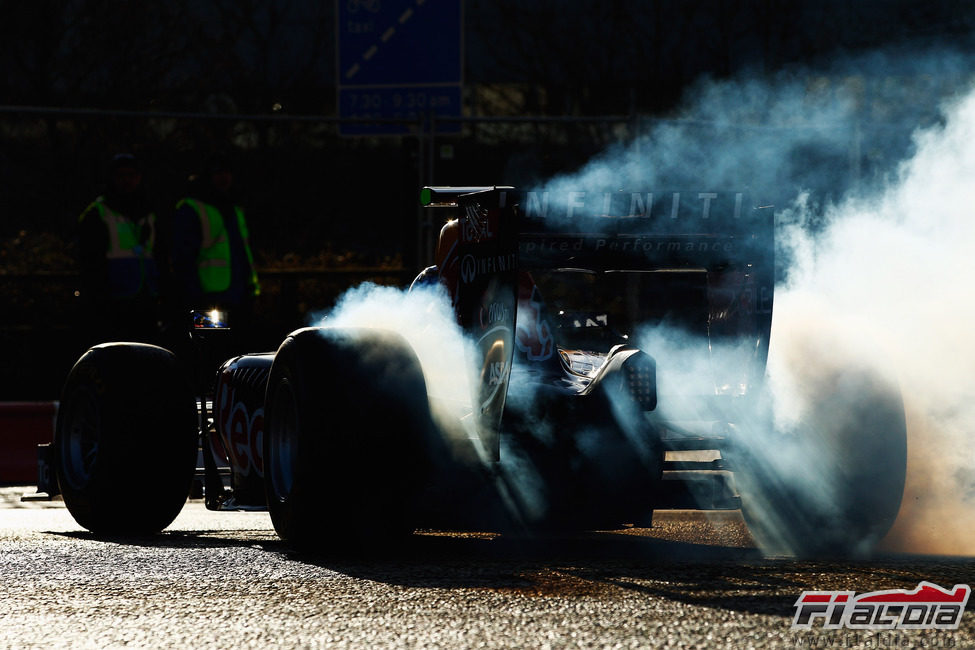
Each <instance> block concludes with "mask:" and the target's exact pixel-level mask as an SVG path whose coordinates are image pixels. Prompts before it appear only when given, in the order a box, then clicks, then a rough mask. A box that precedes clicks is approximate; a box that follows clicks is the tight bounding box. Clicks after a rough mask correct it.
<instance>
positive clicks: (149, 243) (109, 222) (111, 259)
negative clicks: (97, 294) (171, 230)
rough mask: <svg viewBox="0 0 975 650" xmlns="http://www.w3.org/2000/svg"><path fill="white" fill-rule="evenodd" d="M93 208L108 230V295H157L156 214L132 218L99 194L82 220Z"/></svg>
mask: <svg viewBox="0 0 975 650" xmlns="http://www.w3.org/2000/svg"><path fill="white" fill-rule="evenodd" d="M93 208H94V210H95V211H96V213H97V214H98V216H99V218H100V219H101V220H102V221H103V222H104V223H105V227H106V229H107V230H108V250H107V251H106V259H107V261H108V285H109V286H108V291H109V295H111V296H112V297H113V298H133V297H135V296H137V295H139V294H146V295H149V296H155V295H157V294H158V291H159V287H158V280H157V278H158V275H159V271H158V267H157V266H156V261H155V258H154V257H153V246H154V244H155V239H156V215H154V214H149V215H147V216H145V217H143V218H142V219H140V220H139V221H132V220H131V219H127V218H125V217H124V216H123V215H121V214H119V213H118V212H116V211H115V210H113V209H112V208H111V207H109V206H108V204H106V203H105V198H104V197H101V196H100V197H98V198H97V199H95V201H94V202H93V203H92V204H91V205H90V206H89V207H88V210H85V212H84V213H82V216H81V219H84V218H85V215H86V214H89V213H90V212H91V210H92V209H93Z"/></svg>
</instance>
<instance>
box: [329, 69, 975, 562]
mask: <svg viewBox="0 0 975 650" xmlns="http://www.w3.org/2000/svg"><path fill="white" fill-rule="evenodd" d="M971 63H972V61H970V60H969V58H968V57H966V56H964V55H961V54H958V53H956V52H948V51H942V50H939V51H928V52H923V53H918V52H905V53H890V52H887V53H880V54H874V55H870V56H866V57H862V58H860V59H858V60H855V61H848V62H846V65H845V66H843V67H840V66H837V67H836V68H834V69H831V70H827V71H809V70H794V71H791V72H790V73H789V74H787V75H786V74H784V75H781V76H779V77H778V78H775V79H771V80H755V79H748V80H738V81H731V82H721V83H714V82H707V81H704V82H701V83H700V84H698V86H697V87H696V88H694V89H693V91H692V92H690V93H689V95H688V96H689V98H690V100H689V101H688V103H687V105H686V106H685V107H684V108H683V109H682V110H681V111H680V112H679V113H678V114H676V115H675V116H674V118H673V119H668V120H661V121H657V122H654V123H650V125H649V127H648V128H647V129H646V130H645V132H643V133H641V134H640V135H638V136H637V137H636V138H635V139H634V140H633V141H632V142H630V143H627V144H625V145H620V146H617V147H614V148H611V149H610V150H609V151H607V152H606V153H605V154H604V155H602V156H600V157H598V158H597V159H595V160H593V161H592V162H591V163H590V164H588V165H586V166H585V167H584V168H582V169H580V170H578V171H577V172H573V173H569V174H566V175H564V176H559V177H557V178H554V179H551V180H550V181H547V182H546V183H543V184H541V185H539V186H537V187H533V188H528V189H531V190H534V191H536V192H549V193H551V194H552V196H553V197H557V196H565V195H566V194H567V193H568V192H577V191H588V192H603V191H607V192H613V191H617V190H619V189H621V188H622V189H627V190H637V191H646V190H653V189H661V188H662V189H677V188H689V189H701V190H718V191H725V190H738V189H747V190H748V191H749V192H750V194H751V196H752V197H753V198H754V199H756V200H758V201H760V202H762V203H774V204H776V206H777V224H778V225H777V250H776V256H777V264H778V275H777V277H778V283H777V288H776V296H775V304H774V315H773V326H772V337H771V344H770V358H769V364H768V371H769V380H770V385H771V386H772V388H773V391H774V402H775V418H776V420H775V421H776V423H777V425H778V426H780V427H782V428H784V429H790V428H795V427H797V426H798V425H799V424H800V423H802V422H803V421H805V420H815V419H816V418H817V417H819V415H818V414H817V413H818V412H820V411H822V410H823V409H824V406H826V407H828V406H829V405H834V406H835V405H836V404H842V403H843V402H842V400H841V401H840V402H837V401H836V400H835V399H833V400H832V401H830V402H828V403H827V402H825V399H826V398H825V397H824V395H825V393H826V392H828V391H830V390H835V389H836V387H837V386H842V385H843V384H842V382H843V378H844V373H845V372H846V371H845V370H844V368H851V369H869V371H870V372H875V373H878V374H879V376H882V377H884V378H885V379H886V380H889V381H892V382H894V383H895V384H896V385H898V386H899V387H900V390H901V393H902V395H903V399H904V406H905V410H906V414H907V427H908V456H909V462H908V476H907V487H906V490H905V493H904V498H903V502H902V507H901V511H900V513H899V515H898V518H897V522H896V524H895V526H894V529H893V530H892V531H891V533H890V534H889V535H888V537H887V539H886V540H885V542H884V546H885V547H886V548H888V549H891V550H900V551H912V552H930V553H946V554H975V542H973V541H972V538H971V536H970V534H969V532H970V531H971V530H972V529H973V527H975V443H973V442H972V439H971V436H972V435H973V432H975V388H973V387H972V384H971V380H970V375H971V372H972V368H975V340H973V338H972V336H971V334H970V333H969V329H970V327H969V322H971V321H972V316H973V314H972V312H973V311H975V306H973V302H972V300H971V294H972V291H973V290H972V285H971V283H972V281H973V279H975V255H972V254H971V248H972V244H973V243H975V213H973V208H972V206H973V205H975V201H973V199H975V147H973V146H972V143H973V142H975V92H971V91H970V88H969V86H968V83H967V76H966V75H967V72H966V70H967V69H971V66H970V64H971ZM861 72H862V74H861ZM505 180H514V181H515V184H516V185H517V179H505ZM406 323H416V324H418V325H419V327H410V328H408V331H404V326H405V324H406ZM325 324H326V325H328V326H334V327H343V326H348V325H368V326H384V324H385V325H387V326H388V327H389V328H390V329H394V330H397V331H400V332H401V333H403V334H404V335H405V336H406V338H407V340H408V341H409V342H410V343H411V345H413V347H414V349H416V351H417V354H418V357H419V358H420V361H421V364H422V366H423V369H424V372H425V374H426V375H427V381H428V384H429V386H430V390H431V394H439V395H441V396H444V397H445V401H447V402H456V403H463V402H467V401H469V396H470V391H469V388H468V383H467V382H468V380H469V377H470V374H469V370H467V369H466V364H465V362H464V358H465V354H466V353H465V346H466V345H468V343H466V342H465V341H464V340H463V337H462V335H461V334H460V332H459V329H458V328H457V327H456V324H455V321H454V318H453V315H452V313H451V312H450V307H449V302H448V301H447V300H446V299H445V297H444V296H443V295H423V294H415V295H413V294H411V295H406V294H403V293H402V292H398V291H396V290H393V289H381V288H375V287H370V288H365V289H358V290H355V291H354V292H352V293H350V294H348V295H347V296H346V297H345V298H344V299H343V300H342V301H341V303H340V304H339V305H338V306H337V307H336V309H335V310H333V311H332V312H331V313H330V315H329V317H328V319H327V320H326V321H325ZM638 340H640V341H641V343H642V344H643V345H645V346H646V349H647V351H648V352H649V353H650V354H652V355H654V356H655V357H657V360H658V362H663V363H659V364H658V371H659V373H660V388H661V393H662V394H661V400H662V401H661V406H660V408H661V409H663V410H666V408H667V406H666V402H665V401H664V397H665V395H664V394H665V393H666V391H667V387H668V385H671V386H672V385H679V384H683V383H685V381H684V380H683V379H682V378H679V377H676V378H675V377H674V376H673V375H668V374H667V373H668V369H667V366H668V364H667V363H666V362H667V360H668V358H669V357H673V358H675V359H680V357H681V355H682V354H684V353H685V352H686V353H687V354H689V355H690V356H689V357H685V359H684V361H682V362H679V363H678V364H677V365H678V367H680V368H681V369H682V371H683V372H685V373H687V372H690V373H691V375H696V374H697V372H698V371H697V370H695V369H696V368H697V367H698V365H697V364H698V363H701V358H699V357H698V358H695V357H694V355H695V354H697V352H695V351H693V350H691V348H690V346H687V347H686V349H685V346H684V345H683V343H682V339H681V333H680V332H674V331H667V330H665V329H664V330H662V329H660V328H647V329H646V330H644V331H643V332H641V333H640V338H638ZM445 346H446V347H445ZM655 348H657V349H655ZM714 358H715V357H711V358H710V360H709V361H708V363H709V364H712V365H713V363H714ZM728 358H729V359H732V360H734V359H735V358H736V355H735V354H729V355H728ZM732 363H734V361H732ZM712 369H713V368H712ZM700 372H702V373H703V372H708V370H701V371H700ZM827 415H835V414H827ZM449 419H450V416H449V415H445V416H444V417H443V421H444V422H446V421H449ZM866 429H869V423H866V424H865V430H866ZM866 435H870V434H869V432H867V434H866ZM751 442H752V444H753V445H754V446H755V447H756V448H761V449H764V450H765V451H766V452H769V451H770V450H772V451H774V450H775V448H776V447H775V446H774V445H771V444H768V442H769V441H768V440H767V439H761V438H759V439H756V440H752V441H751ZM843 452H844V450H843V449H842V448H841V449H838V450H835V454H836V456H834V457H831V458H827V459H825V460H824V462H835V463H839V459H840V458H841V457H842V455H843ZM806 460H807V459H806V458H803V457H801V456H797V457H795V458H792V459H785V461H788V462H793V463H795V465H796V467H797V471H796V472H795V476H796V477H798V478H797V482H798V483H801V482H802V481H803V480H812V479H803V478H802V477H803V476H804V474H803V472H802V471H799V468H800V467H801V465H802V464H803V463H804V461H806ZM880 469H883V468H880ZM820 480H821V479H820ZM797 489H806V490H810V491H813V492H816V494H817V495H818V496H819V498H820V499H822V500H825V501H828V500H829V499H831V498H834V495H832V494H831V492H830V490H829V486H828V485H826V484H822V483H821V484H819V485H812V484H808V485H799V486H797Z"/></svg>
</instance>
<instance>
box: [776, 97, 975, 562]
mask: <svg viewBox="0 0 975 650" xmlns="http://www.w3.org/2000/svg"><path fill="white" fill-rule="evenodd" d="M943 115H944V122H943V124H940V125H938V126H934V127H929V128H926V129H920V130H917V131H916V132H915V135H914V142H915V145H916V153H915V154H914V156H913V157H911V158H910V159H908V160H906V161H904V162H903V164H902V165H901V166H900V167H899V169H898V170H897V173H896V175H895V176H894V177H893V180H892V182H891V183H890V184H889V185H888V186H886V187H885V188H884V189H883V190H882V191H880V192H878V193H876V194H874V195H872V196H869V197H858V198H855V199H850V200H847V201H843V202H840V203H838V204H836V205H834V206H833V207H831V208H830V209H829V210H828V211H827V212H826V215H825V216H826V221H827V223H828V224H829V225H828V226H827V228H826V229H825V230H824V231H823V232H821V233H819V234H818V235H817V236H815V237H812V236H810V235H809V234H808V233H797V232H793V235H794V237H795V239H793V240H792V241H793V242H794V243H795V244H796V248H797V250H800V251H801V254H800V255H799V256H798V258H797V261H796V265H795V266H794V267H793V268H792V269H791V273H790V279H789V282H788V284H787V285H786V286H785V287H784V290H783V291H780V292H779V294H778V296H777V299H776V309H777V314H781V317H779V318H777V319H776V320H775V321H774V327H773V350H776V351H777V353H776V358H774V359H773V363H779V364H780V367H779V368H778V372H779V373H783V372H786V369H785V368H783V367H781V366H786V365H795V364H797V363H802V362H804V361H806V362H808V358H804V357H802V356H801V355H795V354H794V350H795V341H794V340H790V334H791V333H792V332H794V331H801V330H806V331H808V330H809V329H810V326H813V327H815V326H816V324H818V323H823V324H824V325H825V326H826V327H828V328H829V329H830V330H832V332H833V334H834V336H836V337H837V339H838V340H840V341H841V342H842V343H843V344H844V350H845V353H846V354H850V355H851V356H852V355H856V354H858V353H859V354H866V355H868V356H869V360H870V362H871V363H873V364H874V365H875V366H881V367H883V368H884V369H885V370H886V371H887V373H889V374H891V375H893V376H896V377H897V378H898V380H899V382H900V385H901V387H902V392H903V396H904V400H905V408H906V410H907V415H908V449H909V465H908V485H907V489H906V491H905V495H904V500H903V505H902V510H901V513H900V516H899V519H898V521H897V524H896V525H895V528H894V530H893V531H892V533H891V535H890V536H889V537H888V540H887V542H886V544H887V546H888V548H891V549H897V550H909V551H923V552H936V553H951V554H973V553H975V541H973V540H972V538H971V535H970V531H971V530H972V528H973V525H975V501H973V499H972V497H973V487H975V482H973V477H975V440H973V438H972V433H973V432H975V399H973V398H975V387H973V385H972V381H971V378H970V377H971V372H972V370H971V369H972V368H973V367H975V340H973V338H972V336H971V333H970V331H969V330H970V325H969V323H970V322H971V319H972V316H973V315H975V303H973V302H972V300H971V298H972V294H973V287H972V285H971V282H972V279H973V278H975V256H972V255H971V253H970V251H971V249H972V246H973V244H975V219H973V213H972V206H973V205H975V183H973V182H972V175H973V173H975V147H972V142H973V141H975V140H973V135H975V92H969V93H968V94H967V95H964V96H962V97H961V98H959V99H955V100H953V101H951V102H950V103H948V104H947V105H945V107H944V109H943ZM798 210H799V212H800V213H803V211H804V206H799V208H798ZM800 216H801V217H805V216H807V215H806V214H801V215H800ZM790 357H791V358H790ZM775 370H776V369H775V368H774V367H773V372H774V371H775Z"/></svg>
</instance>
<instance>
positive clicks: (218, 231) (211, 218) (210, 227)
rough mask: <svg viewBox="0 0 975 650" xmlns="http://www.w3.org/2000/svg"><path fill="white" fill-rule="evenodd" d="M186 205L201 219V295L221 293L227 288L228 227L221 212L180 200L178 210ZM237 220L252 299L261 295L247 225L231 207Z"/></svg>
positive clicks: (198, 270)
mask: <svg viewBox="0 0 975 650" xmlns="http://www.w3.org/2000/svg"><path fill="white" fill-rule="evenodd" d="M184 204H185V205H189V206H190V207H191V208H193V210H194V211H196V213H197V214H198V215H199V216H200V232H201V235H202V238H201V241H200V253H199V255H198V256H197V258H196V267H197V272H198V273H199V277H200V288H202V289H203V292H204V293H221V292H223V291H226V290H227V289H229V288H230V279H231V278H230V238H229V237H228V235H227V227H226V226H225V225H224V222H223V216H222V215H221V214H220V210H218V209H217V208H215V207H213V206H212V205H209V204H208V203H204V202H203V201H199V200H197V199H183V200H182V201H180V202H179V203H177V204H176V208H177V209H179V208H180V207H182V206H183V205H184ZM234 212H235V213H236V216H237V227H238V228H239V229H240V237H241V239H242V240H243V242H244V252H245V253H246V254H247V263H248V266H249V267H250V272H251V284H252V286H253V287H254V295H255V296H256V295H259V294H260V292H261V289H260V285H258V281H257V272H256V271H255V270H254V255H253V254H252V253H251V247H250V243H249V242H248V239H247V223H246V222H245V221H244V211H243V210H241V209H240V207H239V206H234Z"/></svg>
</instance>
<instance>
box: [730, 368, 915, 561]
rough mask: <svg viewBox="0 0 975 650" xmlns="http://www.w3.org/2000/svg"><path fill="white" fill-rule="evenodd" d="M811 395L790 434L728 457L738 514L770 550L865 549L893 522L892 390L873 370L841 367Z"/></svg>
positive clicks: (903, 461)
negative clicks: (810, 407)
mask: <svg viewBox="0 0 975 650" xmlns="http://www.w3.org/2000/svg"><path fill="white" fill-rule="evenodd" d="M815 397H816V407H815V411H814V412H813V413H812V414H811V416H810V417H809V418H808V420H809V421H807V422H805V423H804V424H803V425H802V426H801V427H800V428H799V429H798V430H796V431H794V432H791V434H792V435H781V436H777V437H775V438H774V439H773V441H771V442H769V443H768V444H764V445H761V446H758V445H755V446H753V448H750V449H747V450H739V452H738V454H737V457H736V458H734V461H733V462H734V467H735V480H736V483H737V485H738V489H739V491H740V493H741V501H742V506H741V509H742V515H743V516H744V518H745V521H746V523H747V525H748V528H749V530H750V531H751V533H752V536H753V537H754V538H755V541H756V542H757V543H758V544H759V546H761V548H762V549H763V550H764V551H765V552H766V553H769V554H787V555H798V556H822V555H840V556H849V555H853V556H863V555H867V554H869V553H870V552H871V551H872V550H873V549H874V547H875V546H876V545H877V543H878V542H879V541H880V540H881V539H882V538H883V537H884V535H886V534H887V531H888V530H889V529H890V528H891V526H892V525H893V523H894V520H895V519H896V517H897V513H898V510H899V509H900V503H901V498H902V496H903V492H904V484H905V480H906V473H907V427H906V421H905V416H904V406H903V402H902V400H901V397H900V392H899V390H898V389H897V388H895V387H893V386H890V385H888V384H887V383H885V382H884V381H882V380H881V379H880V378H879V377H877V376H876V375H875V374H873V373H870V372H846V373H843V374H842V375H838V376H836V377H835V378H834V382H833V383H832V385H831V388H830V390H829V391H827V392H826V393H825V394H817V395H816V396H815ZM746 435H747V433H746ZM760 447H761V448H760Z"/></svg>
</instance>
